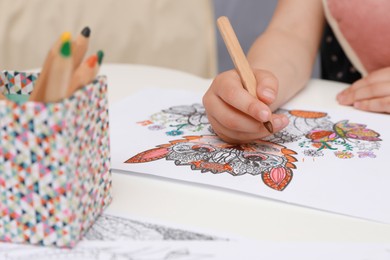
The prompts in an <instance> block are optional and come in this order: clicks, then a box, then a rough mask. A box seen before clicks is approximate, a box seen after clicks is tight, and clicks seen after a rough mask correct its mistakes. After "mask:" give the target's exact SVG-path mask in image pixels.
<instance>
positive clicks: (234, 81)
mask: <svg viewBox="0 0 390 260" xmlns="http://www.w3.org/2000/svg"><path fill="white" fill-rule="evenodd" d="M227 73H230V74H231V75H228V74H227ZM232 73H233V74H232ZM234 74H235V75H234ZM220 75H221V76H220V77H217V78H216V79H215V80H214V82H213V84H212V86H211V88H210V89H209V91H211V92H213V94H214V95H216V96H218V97H219V98H220V99H222V100H223V101H224V102H225V103H227V104H229V105H230V106H232V107H234V108H235V109H237V110H239V111H241V112H243V113H244V114H247V115H249V116H251V117H253V118H254V119H256V120H258V121H259V122H267V121H269V120H270V118H271V110H270V108H269V107H268V106H267V105H266V104H264V103H263V102H261V101H260V100H259V99H257V98H256V97H253V96H251V95H250V94H249V92H248V91H246V90H245V89H244V87H243V86H242V83H241V81H240V80H239V77H238V75H237V73H236V72H234V71H228V72H225V73H223V74H220ZM213 85H214V86H213ZM211 95H212V94H211ZM205 98H206V102H207V96H205ZM210 106H211V104H210Z"/></svg>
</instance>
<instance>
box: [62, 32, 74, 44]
mask: <svg viewBox="0 0 390 260" xmlns="http://www.w3.org/2000/svg"><path fill="white" fill-rule="evenodd" d="M71 38H72V35H71V34H70V32H63V33H62V34H61V42H63V43H64V42H68V41H70V39H71Z"/></svg>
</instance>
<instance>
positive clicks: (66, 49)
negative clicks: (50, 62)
mask: <svg viewBox="0 0 390 260" xmlns="http://www.w3.org/2000/svg"><path fill="white" fill-rule="evenodd" d="M71 50H72V48H71V43H70V41H66V42H64V43H62V46H61V55H62V56H64V57H69V56H70V54H71V53H72V51H71Z"/></svg>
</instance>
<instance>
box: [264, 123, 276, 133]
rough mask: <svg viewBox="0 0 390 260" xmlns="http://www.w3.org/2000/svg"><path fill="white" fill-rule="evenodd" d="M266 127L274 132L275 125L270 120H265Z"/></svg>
mask: <svg viewBox="0 0 390 260" xmlns="http://www.w3.org/2000/svg"><path fill="white" fill-rule="evenodd" d="M264 127H265V128H266V129H267V130H268V132H270V133H271V134H272V133H273V132H274V127H273V125H272V123H271V122H270V121H267V122H264Z"/></svg>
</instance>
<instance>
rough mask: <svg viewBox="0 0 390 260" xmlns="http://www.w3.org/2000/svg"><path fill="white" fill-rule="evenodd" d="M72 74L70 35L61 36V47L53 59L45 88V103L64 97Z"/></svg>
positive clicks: (67, 33) (66, 33)
mask: <svg viewBox="0 0 390 260" xmlns="http://www.w3.org/2000/svg"><path fill="white" fill-rule="evenodd" d="M72 72H73V58H72V48H71V35H70V33H69V32H65V33H63V34H62V35H61V47H60V49H59V51H58V52H57V54H56V55H55V56H54V57H53V60H52V62H51V67H50V70H49V74H48V78H47V85H46V87H45V99H44V101H45V102H57V101H59V100H61V99H63V98H64V97H65V96H66V92H67V89H68V86H69V83H70V79H71V75H72Z"/></svg>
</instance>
